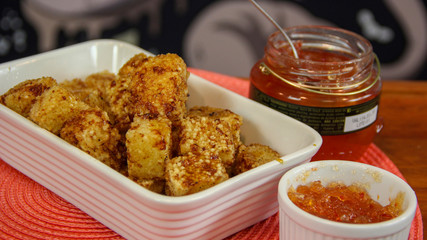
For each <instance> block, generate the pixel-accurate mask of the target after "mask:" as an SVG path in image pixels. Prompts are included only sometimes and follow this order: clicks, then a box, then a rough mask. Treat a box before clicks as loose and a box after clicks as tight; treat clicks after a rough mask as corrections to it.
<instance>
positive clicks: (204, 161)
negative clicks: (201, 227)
mask: <svg viewBox="0 0 427 240" xmlns="http://www.w3.org/2000/svg"><path fill="white" fill-rule="evenodd" d="M165 178H166V194H167V195H169V196H183V195H189V194H192V193H196V192H200V191H202V190H205V189H208V188H210V187H212V186H215V185H217V184H219V183H221V182H223V181H225V180H227V179H228V174H227V172H226V170H225V168H224V166H223V165H222V162H221V160H219V159H218V158H216V157H215V156H213V157H212V156H209V155H186V156H179V157H175V158H172V159H170V160H169V161H168V162H167V164H166V175H165Z"/></svg>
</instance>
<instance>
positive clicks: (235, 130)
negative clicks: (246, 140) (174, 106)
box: [188, 106, 243, 149]
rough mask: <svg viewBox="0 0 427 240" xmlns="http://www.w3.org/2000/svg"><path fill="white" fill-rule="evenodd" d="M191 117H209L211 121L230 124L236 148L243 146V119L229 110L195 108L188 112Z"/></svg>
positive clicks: (208, 107)
mask: <svg viewBox="0 0 427 240" xmlns="http://www.w3.org/2000/svg"><path fill="white" fill-rule="evenodd" d="M188 116H189V117H209V118H211V119H221V120H224V121H226V122H228V123H229V125H230V130H231V135H232V136H233V141H234V147H235V148H236V149H237V148H238V147H239V145H240V144H241V141H240V127H241V126H242V124H243V118H242V117H241V116H240V115H238V114H236V113H234V112H232V111H231V110H229V109H223V108H215V107H210V106H194V107H192V108H191V109H190V110H189V111H188Z"/></svg>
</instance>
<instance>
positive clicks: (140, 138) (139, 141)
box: [126, 115, 172, 179]
mask: <svg viewBox="0 0 427 240" xmlns="http://www.w3.org/2000/svg"><path fill="white" fill-rule="evenodd" d="M171 131H172V123H171V121H170V120H169V119H168V118H166V117H164V116H152V115H141V116H140V115H138V116H135V117H134V119H133V122H132V124H131V127H130V129H129V130H128V131H127V133H126V148H127V163H128V173H129V176H130V177H132V178H135V179H153V178H161V179H164V173H165V161H167V160H168V159H169V158H170V157H171V151H172V135H171Z"/></svg>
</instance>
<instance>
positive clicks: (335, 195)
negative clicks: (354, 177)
mask: <svg viewBox="0 0 427 240" xmlns="http://www.w3.org/2000/svg"><path fill="white" fill-rule="evenodd" d="M288 196H289V199H290V200H291V201H292V202H293V203H294V204H295V205H296V206H298V207H299V208H301V209H302V210H304V211H306V212H308V213H310V214H313V215H315V216H318V217H321V218H324V219H328V220H332V221H336V222H344V223H377V222H383V221H387V220H390V219H392V218H395V217H397V216H399V215H400V213H401V211H402V202H403V196H401V195H399V196H398V197H397V198H396V199H394V200H392V201H391V202H390V204H389V205H387V206H382V205H381V204H379V203H378V202H376V201H374V200H373V199H372V198H371V197H370V196H369V194H368V193H367V192H366V191H365V189H363V188H362V187H360V186H356V185H350V186H345V185H343V184H339V183H331V184H329V185H328V186H326V187H324V186H322V184H321V182H320V181H315V182H311V183H310V184H308V185H300V186H298V187H297V188H296V189H290V191H289V192H288Z"/></svg>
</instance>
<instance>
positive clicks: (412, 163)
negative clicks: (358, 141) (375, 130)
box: [374, 80, 427, 236]
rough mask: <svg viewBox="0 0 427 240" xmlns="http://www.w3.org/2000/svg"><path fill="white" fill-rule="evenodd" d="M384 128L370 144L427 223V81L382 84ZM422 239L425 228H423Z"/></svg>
mask: <svg viewBox="0 0 427 240" xmlns="http://www.w3.org/2000/svg"><path fill="white" fill-rule="evenodd" d="M383 83H384V84H383V91H382V95H381V100H380V110H379V111H380V113H379V114H380V116H381V117H383V119H384V128H383V129H382V131H381V132H380V134H379V135H378V136H377V137H376V138H375V140H374V143H375V144H376V145H377V146H378V147H379V148H380V149H381V150H382V151H383V152H384V153H385V154H386V155H387V156H388V157H389V158H390V160H391V161H393V163H394V164H395V165H396V166H397V167H398V168H399V170H400V172H401V173H402V174H403V176H404V177H405V179H406V180H407V181H408V183H409V185H411V187H412V188H413V189H414V191H415V193H416V195H417V198H418V204H419V206H420V209H421V214H422V217H423V223H424V224H423V225H424V226H425V223H426V222H427V81H387V80H384V81H383ZM424 236H427V235H426V227H424Z"/></svg>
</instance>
